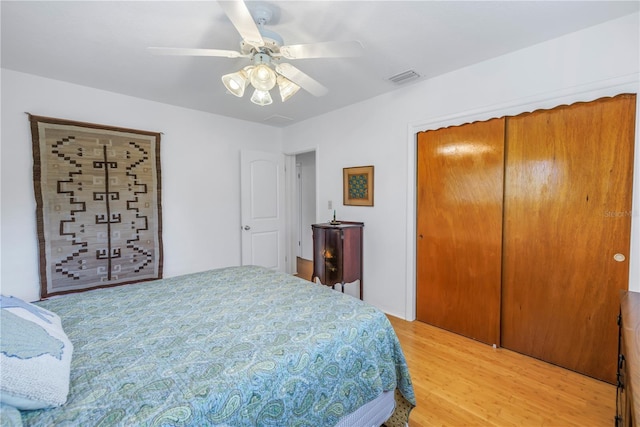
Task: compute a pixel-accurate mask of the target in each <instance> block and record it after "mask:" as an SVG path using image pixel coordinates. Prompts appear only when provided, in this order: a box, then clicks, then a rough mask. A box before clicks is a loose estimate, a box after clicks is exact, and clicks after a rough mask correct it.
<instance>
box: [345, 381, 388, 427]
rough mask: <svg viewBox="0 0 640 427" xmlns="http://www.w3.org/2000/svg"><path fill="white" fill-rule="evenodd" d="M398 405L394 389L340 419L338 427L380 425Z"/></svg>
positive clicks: (377, 426)
mask: <svg viewBox="0 0 640 427" xmlns="http://www.w3.org/2000/svg"><path fill="white" fill-rule="evenodd" d="M395 407H396V401H395V398H394V390H391V391H385V392H383V393H382V394H381V395H380V396H378V397H376V398H375V399H373V400H372V401H371V402H369V403H366V404H364V405H362V406H361V407H359V408H358V409H356V410H355V411H354V412H352V413H350V414H349V415H346V416H344V417H342V418H341V419H340V421H339V422H338V424H336V427H380V426H381V425H382V424H383V423H384V422H385V421H387V420H388V419H389V417H390V416H391V414H393V410H394V409H395Z"/></svg>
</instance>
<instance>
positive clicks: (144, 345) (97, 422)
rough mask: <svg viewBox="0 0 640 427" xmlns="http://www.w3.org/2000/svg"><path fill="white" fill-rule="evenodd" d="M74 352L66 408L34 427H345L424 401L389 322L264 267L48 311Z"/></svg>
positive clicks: (70, 299)
mask: <svg viewBox="0 0 640 427" xmlns="http://www.w3.org/2000/svg"><path fill="white" fill-rule="evenodd" d="M38 305H39V306H42V307H44V308H46V309H48V310H51V311H53V312H55V313H57V314H58V315H59V316H60V317H61V319H62V325H63V327H64V330H65V332H66V333H67V335H68V336H69V338H70V340H71V341H72V342H73V345H74V353H73V359H72V361H71V387H70V392H69V397H68V401H67V403H66V404H65V405H64V406H61V407H58V408H54V409H47V410H36V411H25V412H22V419H23V423H24V425H26V426H29V425H38V426H53V425H55V426H111V425H122V426H132V425H142V426H169V425H172V426H181V425H191V426H207V425H215V426H287V427H293V426H308V427H321V426H334V425H335V424H336V423H337V422H338V420H339V419H340V418H341V417H343V416H344V415H346V414H348V413H350V412H353V411H354V410H356V409H357V408H358V407H359V406H361V405H363V404H365V403H367V402H369V401H371V400H373V399H374V398H376V397H377V396H378V395H379V394H380V393H382V391H383V390H393V389H394V388H397V389H398V390H399V391H400V392H401V394H402V395H403V396H404V398H406V399H407V400H408V401H409V402H410V403H412V404H414V405H415V397H414V394H413V388H412V385H411V379H410V376H409V371H408V368H407V364H406V361H405V358H404V355H403V353H402V350H401V348H400V344H399V342H398V339H397V337H396V335H395V332H394V331H393V328H392V327H391V325H390V323H389V321H388V320H387V318H386V316H385V315H384V314H383V313H382V312H380V311H379V310H377V309H376V308H374V307H371V306H369V305H367V304H365V303H363V302H362V301H360V300H358V299H356V298H353V297H350V296H348V295H344V294H342V293H340V292H337V291H333V290H331V289H330V288H327V287H324V286H321V285H316V284H313V283H311V282H307V281H304V280H301V279H299V278H296V277H293V276H290V275H286V274H283V273H278V272H274V271H272V270H268V269H264V268H261V267H230V268H224V269H220V270H213V271H208V272H202V273H195V274H190V275H186V276H180V277H173V278H168V279H163V280H157V281H153V282H145V283H138V284H133V285H127V286H120V287H116V288H108V289H98V290H94V291H89V292H84V293H80V294H70V295H65V296H62V297H58V298H53V299H50V300H47V301H42V302H40V303H38Z"/></svg>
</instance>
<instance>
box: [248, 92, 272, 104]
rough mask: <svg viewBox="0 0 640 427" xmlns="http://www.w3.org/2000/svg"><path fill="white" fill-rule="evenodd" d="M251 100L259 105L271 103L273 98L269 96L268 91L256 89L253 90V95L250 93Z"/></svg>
mask: <svg viewBox="0 0 640 427" xmlns="http://www.w3.org/2000/svg"><path fill="white" fill-rule="evenodd" d="M251 102H253V103H254V104H257V105H260V106H265V105H269V104H271V103H273V99H272V98H271V94H270V93H269V91H267V90H259V89H256V90H255V91H254V92H253V95H251Z"/></svg>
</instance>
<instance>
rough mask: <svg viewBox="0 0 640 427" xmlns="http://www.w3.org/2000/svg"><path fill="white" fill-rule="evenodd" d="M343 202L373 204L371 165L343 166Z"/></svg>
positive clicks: (354, 204)
mask: <svg viewBox="0 0 640 427" xmlns="http://www.w3.org/2000/svg"><path fill="white" fill-rule="evenodd" d="M342 171H343V172H342V173H343V177H342V180H343V196H342V197H343V204H344V205H345V206H348V205H351V206H373V166H357V167H350V168H344V169H343V170H342Z"/></svg>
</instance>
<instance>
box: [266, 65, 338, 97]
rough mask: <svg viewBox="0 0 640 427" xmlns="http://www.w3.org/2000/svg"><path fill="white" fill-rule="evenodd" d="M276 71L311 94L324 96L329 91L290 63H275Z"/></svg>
mask: <svg viewBox="0 0 640 427" xmlns="http://www.w3.org/2000/svg"><path fill="white" fill-rule="evenodd" d="M276 71H277V72H278V73H279V74H282V75H283V76H285V77H286V78H288V79H289V80H291V81H292V82H294V83H295V84H297V85H298V86H300V87H301V88H302V89H304V90H306V91H307V92H309V93H310V94H311V95H314V96H324V95H326V94H327V92H328V91H329V90H328V89H327V88H326V87H324V86H322V85H321V84H320V83H318V81H316V80H315V79H313V78H311V77H309V76H308V75H306V74H305V73H303V72H302V71H300V70H298V69H297V68H296V67H294V66H293V65H291V64H286V63H285V64H278V65H276Z"/></svg>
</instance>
